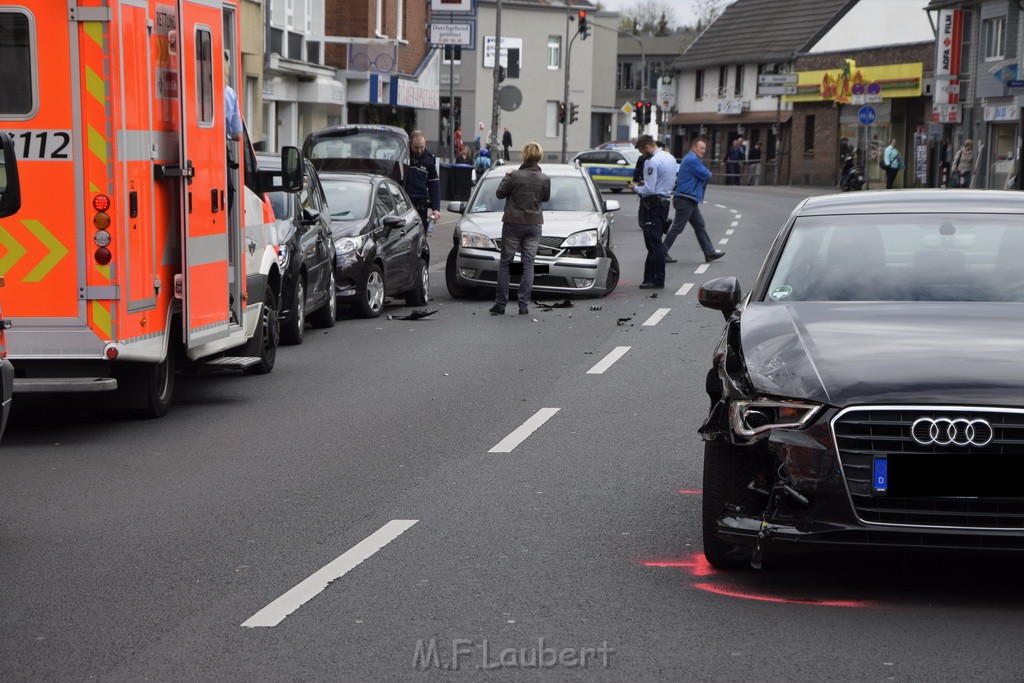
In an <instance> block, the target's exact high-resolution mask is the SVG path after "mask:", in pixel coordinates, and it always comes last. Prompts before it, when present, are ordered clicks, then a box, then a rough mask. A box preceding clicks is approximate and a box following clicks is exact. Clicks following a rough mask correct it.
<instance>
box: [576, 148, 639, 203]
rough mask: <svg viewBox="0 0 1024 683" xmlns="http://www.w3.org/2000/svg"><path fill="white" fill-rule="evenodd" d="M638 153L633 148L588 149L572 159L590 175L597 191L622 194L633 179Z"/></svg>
mask: <svg viewBox="0 0 1024 683" xmlns="http://www.w3.org/2000/svg"><path fill="white" fill-rule="evenodd" d="M639 158H640V152H638V151H637V150H636V149H635V148H633V147H617V148H615V149H588V150H586V151H585V152H580V153H579V154H577V155H576V156H575V157H573V162H575V163H578V164H580V165H581V166H582V167H583V168H585V169H586V170H587V173H589V174H590V179H591V180H593V181H594V184H595V185H597V189H599V190H611V191H612V192H622V191H623V190H624V189H626V186H627V185H629V181H631V180H632V179H633V171H634V170H635V169H636V162H637V159H639Z"/></svg>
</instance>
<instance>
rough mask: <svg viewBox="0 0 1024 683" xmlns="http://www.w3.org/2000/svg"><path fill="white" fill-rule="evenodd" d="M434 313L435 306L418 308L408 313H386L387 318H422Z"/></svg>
mask: <svg viewBox="0 0 1024 683" xmlns="http://www.w3.org/2000/svg"><path fill="white" fill-rule="evenodd" d="M435 313H437V309H436V308H420V309H418V310H415V311H413V312H412V313H410V314H409V315H388V320H422V319H423V318H426V317H427V316H429V315H434V314H435Z"/></svg>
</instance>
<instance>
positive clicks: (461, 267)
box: [445, 164, 619, 299]
mask: <svg viewBox="0 0 1024 683" xmlns="http://www.w3.org/2000/svg"><path fill="white" fill-rule="evenodd" d="M513 169H514V167H513V166H498V167H496V168H492V169H491V170H489V171H488V172H487V173H486V174H484V176H483V177H482V178H481V179H480V180H478V181H477V184H476V187H475V188H474V189H473V193H472V195H470V198H469V201H468V202H450V203H449V204H448V210H449V211H454V212H456V213H461V214H462V215H463V217H462V218H461V219H460V220H459V224H458V226H457V228H456V229H455V236H454V241H455V245H454V247H453V248H452V250H451V252H450V253H449V254H448V262H447V267H446V269H445V281H446V283H447V285H448V292H449V293H450V294H451V295H452V296H453V297H455V298H457V299H458V298H465V297H469V296H472V295H474V294H475V293H476V290H477V289H479V288H481V287H494V286H495V284H496V282H497V280H498V263H499V261H500V258H501V216H502V213H503V211H504V209H505V200H504V199H498V197H497V196H496V195H495V192H496V190H497V188H498V184H499V183H500V182H501V179H502V177H503V176H504V175H505V174H506V173H508V172H509V171H511V170H513ZM541 169H542V170H543V171H544V173H545V174H547V175H548V176H549V177H550V178H551V199H550V200H549V201H548V202H546V203H545V204H544V228H543V234H542V237H541V241H540V248H539V249H538V250H537V260H536V264H535V275H534V283H533V289H534V291H536V292H546V293H551V294H561V295H567V294H579V295H582V296H604V295H606V294H609V293H611V292H612V290H614V289H615V287H616V285H618V283H619V261H618V259H617V258H616V257H615V254H614V252H612V250H611V233H612V224H613V223H614V222H615V221H614V219H613V218H612V212H614V211H618V210H619V203H618V202H617V201H615V200H608V201H605V200H604V199H602V197H601V195H600V193H599V192H598V191H597V189H596V188H595V187H594V183H593V182H592V181H591V179H590V176H589V175H588V174H587V172H586V171H585V170H584V169H582V168H580V167H579V166H576V165H569V164H542V165H541ZM521 274H522V261H521V257H520V254H518V253H517V254H516V256H515V261H514V262H513V264H512V268H511V287H513V288H515V287H517V286H518V284H519V277H520V276H521Z"/></svg>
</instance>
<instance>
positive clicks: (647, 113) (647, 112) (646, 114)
mask: <svg viewBox="0 0 1024 683" xmlns="http://www.w3.org/2000/svg"><path fill="white" fill-rule="evenodd" d="M651 121H652V118H651V101H650V100H647V102H645V103H644V125H647V124H648V123H650V122H651Z"/></svg>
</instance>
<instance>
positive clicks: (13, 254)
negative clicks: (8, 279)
mask: <svg viewBox="0 0 1024 683" xmlns="http://www.w3.org/2000/svg"><path fill="white" fill-rule="evenodd" d="M0 245H3V247H4V249H6V250H7V253H6V254H5V255H4V257H3V258H2V259H0V275H6V274H7V271H9V270H10V269H11V268H12V267H13V266H14V264H15V263H17V262H18V261H19V260H20V259H21V257H22V256H24V255H25V254H26V253H28V249H26V248H25V247H23V246H21V243H20V242H18V240H16V239H14V236H13V235H11V233H9V232H7V231H6V230H4V228H3V226H0Z"/></svg>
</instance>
